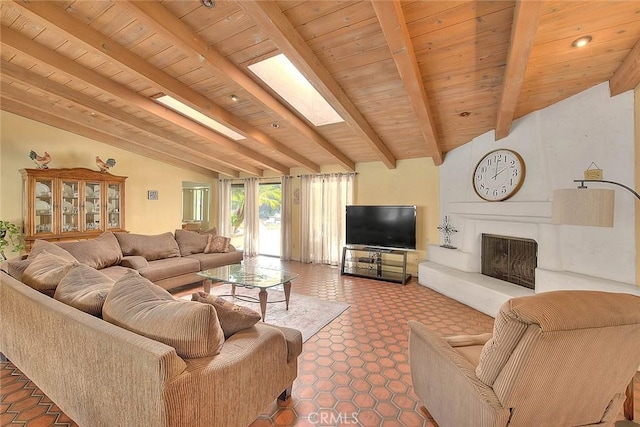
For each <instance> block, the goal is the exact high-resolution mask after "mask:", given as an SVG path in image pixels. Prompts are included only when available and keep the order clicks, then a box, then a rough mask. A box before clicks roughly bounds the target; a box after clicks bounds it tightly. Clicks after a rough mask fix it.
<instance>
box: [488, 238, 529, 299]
mask: <svg viewBox="0 0 640 427" xmlns="http://www.w3.org/2000/svg"><path fill="white" fill-rule="evenodd" d="M481 257H482V270H481V272H482V274H484V275H486V276H491V277H495V278H496V279H500V280H504V281H507V282H510V283H514V284H516V285H520V286H524V287H525V288H529V289H535V284H536V283H535V282H536V274H535V273H536V266H537V265H538V243H537V242H536V241H535V240H533V239H523V238H520V237H508V236H496V235H493V234H482V254H481Z"/></svg>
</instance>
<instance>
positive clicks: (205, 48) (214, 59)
mask: <svg viewBox="0 0 640 427" xmlns="http://www.w3.org/2000/svg"><path fill="white" fill-rule="evenodd" d="M121 6H122V7H126V8H127V9H128V10H129V11H131V12H132V13H134V14H135V15H136V16H139V17H140V18H142V19H145V20H147V21H148V22H149V23H150V24H151V25H153V27H154V29H155V30H156V31H157V32H158V33H160V34H163V35H164V36H165V37H167V38H169V39H171V40H172V41H173V42H174V43H176V44H177V45H179V46H181V47H183V48H184V49H186V50H187V51H189V52H192V53H193V54H195V55H196V56H197V57H198V58H199V59H200V61H201V63H202V66H203V67H205V68H206V69H208V70H209V72H211V73H212V74H215V75H216V76H219V77H222V78H225V79H227V80H230V81H232V82H234V83H235V84H237V85H240V86H241V87H242V88H243V89H245V90H246V91H247V92H248V93H249V94H251V95H252V96H253V97H254V98H255V99H256V100H258V101H259V102H260V103H262V104H263V105H264V106H265V107H266V108H268V109H270V110H272V111H274V112H275V113H276V114H278V115H279V116H280V117H282V118H283V120H286V121H287V122H288V123H290V124H291V125H292V126H293V127H294V128H295V129H297V130H298V131H299V132H300V133H301V134H302V135H304V137H305V138H307V139H309V140H310V141H312V142H314V143H315V144H317V145H318V146H319V147H320V148H322V149H324V150H325V151H326V152H327V153H329V154H330V155H332V156H333V157H334V158H335V159H336V160H337V161H338V163H339V164H341V165H342V166H343V167H345V168H346V169H348V170H355V163H354V162H353V160H351V159H349V158H348V157H347V156H346V155H345V154H344V153H342V152H341V151H340V150H339V149H338V148H336V147H335V146H334V145H332V144H331V143H330V142H329V141H327V140H326V139H325V138H324V137H322V136H321V135H320V134H319V133H318V132H316V131H315V130H314V129H312V128H311V127H310V126H309V125H308V124H307V123H306V122H305V121H304V120H302V119H301V118H299V117H298V116H297V115H296V114H295V113H293V112H292V111H290V110H289V109H288V108H287V107H285V106H284V105H282V104H281V103H280V102H279V101H278V100H276V99H275V98H274V97H273V96H271V94H270V93H269V92H268V91H266V90H265V89H263V88H262V86H260V85H259V84H258V83H256V82H255V81H253V80H252V79H251V78H250V77H249V76H247V75H246V74H245V73H244V72H243V71H241V70H240V69H239V68H238V67H236V66H235V65H234V64H233V63H232V62H231V61H229V60H228V59H227V58H226V57H225V56H223V55H222V54H220V53H219V52H217V51H216V50H215V49H213V48H212V47H211V46H209V45H208V43H207V41H206V40H204V39H203V38H202V37H200V36H199V35H198V34H196V33H195V32H193V31H192V30H191V28H189V27H188V26H187V25H185V24H184V23H183V22H182V21H181V20H180V19H178V18H177V17H176V16H175V15H173V14H172V13H171V12H170V11H169V10H167V9H166V8H165V7H164V6H162V5H161V4H160V3H157V2H150V1H131V2H123V3H121Z"/></svg>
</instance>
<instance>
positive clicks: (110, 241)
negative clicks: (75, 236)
mask: <svg viewBox="0 0 640 427" xmlns="http://www.w3.org/2000/svg"><path fill="white" fill-rule="evenodd" d="M58 246H60V247H61V248H62V249H65V250H66V251H67V252H69V253H70V254H71V255H73V256H74V257H75V258H76V259H77V260H78V261H80V262H81V263H83V264H87V265H88V266H89V267H93V268H95V269H96V270H101V269H103V268H107V267H111V266H112V265H118V264H119V263H120V261H121V260H122V251H121V250H120V244H119V243H118V239H116V236H115V235H114V234H113V233H112V232H111V231H106V232H104V233H102V234H101V235H100V236H98V237H96V238H95V239H88V240H80V241H77V242H60V243H58Z"/></svg>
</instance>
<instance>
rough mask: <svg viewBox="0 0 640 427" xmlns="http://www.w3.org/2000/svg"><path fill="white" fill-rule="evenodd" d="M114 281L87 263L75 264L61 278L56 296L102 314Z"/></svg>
mask: <svg viewBox="0 0 640 427" xmlns="http://www.w3.org/2000/svg"><path fill="white" fill-rule="evenodd" d="M113 283H114V281H113V280H111V279H110V278H109V277H107V276H106V275H104V274H102V273H101V272H99V271H98V270H96V269H95V268H93V267H89V266H88V265H86V264H77V265H74V266H73V267H72V268H71V270H69V272H68V273H67V275H66V276H64V277H63V278H62V280H60V283H59V284H58V287H57V288H56V293H55V294H54V296H53V297H54V298H55V299H57V300H58V301H61V302H63V303H65V304H67V305H70V306H71V307H74V308H77V309H78V310H82V311H84V312H85V313H89V314H92V315H94V316H98V317H101V316H102V305H103V304H104V300H105V299H107V295H108V294H109V291H110V290H111V288H112V287H113Z"/></svg>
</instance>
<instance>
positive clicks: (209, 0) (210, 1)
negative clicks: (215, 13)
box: [200, 0, 216, 9]
mask: <svg viewBox="0 0 640 427" xmlns="http://www.w3.org/2000/svg"><path fill="white" fill-rule="evenodd" d="M200 3H202V5H203V6H204V7H206V8H207V9H213V8H214V7H216V2H215V0H200Z"/></svg>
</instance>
